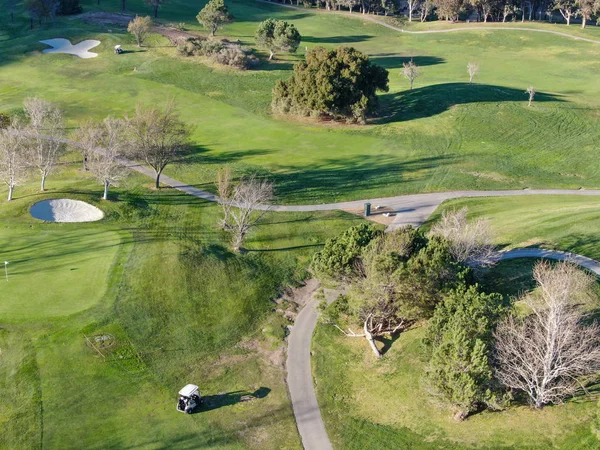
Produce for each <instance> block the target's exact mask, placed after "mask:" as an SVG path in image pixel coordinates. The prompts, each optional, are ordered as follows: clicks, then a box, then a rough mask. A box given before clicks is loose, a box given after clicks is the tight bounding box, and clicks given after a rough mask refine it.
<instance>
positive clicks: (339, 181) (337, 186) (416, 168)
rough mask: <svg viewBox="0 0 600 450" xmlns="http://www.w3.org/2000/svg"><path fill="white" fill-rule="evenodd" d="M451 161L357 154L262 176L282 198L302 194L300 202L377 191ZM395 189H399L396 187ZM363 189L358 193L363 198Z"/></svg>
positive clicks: (428, 172)
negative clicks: (268, 179)
mask: <svg viewBox="0 0 600 450" xmlns="http://www.w3.org/2000/svg"><path fill="white" fill-rule="evenodd" d="M449 163H451V157H449V156H441V155H440V156H431V157H427V158H419V159H414V160H401V159H399V158H396V157H394V156H383V155H358V156H354V157H345V158H339V159H334V158H329V159H325V160H324V161H323V162H322V163H321V165H314V164H313V165H311V166H308V167H307V168H305V169H302V170H299V168H298V167H296V166H294V167H288V166H283V167H280V169H281V172H278V173H275V174H269V173H267V174H266V175H267V176H269V177H270V178H271V180H272V181H273V183H274V185H275V186H276V190H277V194H278V195H279V196H281V197H283V198H293V197H294V196H295V195H297V194H298V193H301V194H302V202H303V203H317V202H322V201H323V195H324V193H326V195H327V201H335V200H336V199H340V198H344V200H350V199H353V198H355V197H356V195H353V194H355V193H356V192H358V191H361V190H365V189H367V190H369V191H371V192H380V193H381V190H382V189H385V188H388V187H389V186H390V185H396V186H400V185H401V183H402V181H403V178H404V176H405V175H406V174H413V178H411V180H410V181H411V182H415V181H416V179H415V177H414V174H417V173H418V174H420V176H421V177H423V178H426V177H429V176H430V171H431V170H434V169H437V168H439V167H440V166H443V165H445V164H449ZM398 190H399V189H398ZM365 195H367V194H365V193H364V192H363V193H362V194H360V196H362V197H364V196H365Z"/></svg>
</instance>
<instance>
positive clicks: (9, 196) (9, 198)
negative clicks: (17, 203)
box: [8, 184, 15, 202]
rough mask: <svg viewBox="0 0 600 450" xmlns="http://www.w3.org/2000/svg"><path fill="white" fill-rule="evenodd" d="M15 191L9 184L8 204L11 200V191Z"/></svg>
mask: <svg viewBox="0 0 600 450" xmlns="http://www.w3.org/2000/svg"><path fill="white" fill-rule="evenodd" d="M14 189H15V186H14V185H13V184H11V185H10V186H8V201H9V202H10V201H11V200H12V198H13V191H14Z"/></svg>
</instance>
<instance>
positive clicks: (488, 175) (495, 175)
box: [461, 170, 511, 181]
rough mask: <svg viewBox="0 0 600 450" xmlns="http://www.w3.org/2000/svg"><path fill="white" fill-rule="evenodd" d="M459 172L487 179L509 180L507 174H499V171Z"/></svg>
mask: <svg viewBox="0 0 600 450" xmlns="http://www.w3.org/2000/svg"><path fill="white" fill-rule="evenodd" d="M461 172H462V173H464V174H466V175H471V176H472V177H475V178H485V179H487V180H492V181H509V180H511V178H510V177H507V176H505V175H502V174H499V173H494V172H467V171H464V170H461Z"/></svg>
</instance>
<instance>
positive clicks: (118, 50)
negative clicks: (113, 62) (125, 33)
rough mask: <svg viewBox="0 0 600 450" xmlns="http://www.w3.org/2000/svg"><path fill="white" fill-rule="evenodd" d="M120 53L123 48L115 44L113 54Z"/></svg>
mask: <svg viewBox="0 0 600 450" xmlns="http://www.w3.org/2000/svg"><path fill="white" fill-rule="evenodd" d="M121 53H123V49H122V48H121V46H120V45H115V54H116V55H120V54H121Z"/></svg>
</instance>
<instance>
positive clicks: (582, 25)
mask: <svg viewBox="0 0 600 450" xmlns="http://www.w3.org/2000/svg"><path fill="white" fill-rule="evenodd" d="M586 20H587V19H586V17H585V16H582V17H581V28H585V21H586Z"/></svg>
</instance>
